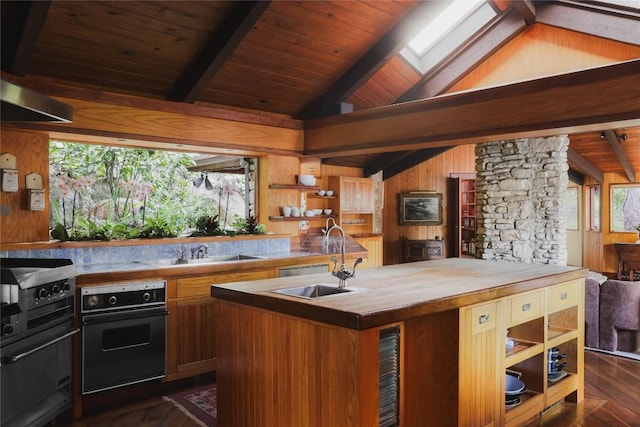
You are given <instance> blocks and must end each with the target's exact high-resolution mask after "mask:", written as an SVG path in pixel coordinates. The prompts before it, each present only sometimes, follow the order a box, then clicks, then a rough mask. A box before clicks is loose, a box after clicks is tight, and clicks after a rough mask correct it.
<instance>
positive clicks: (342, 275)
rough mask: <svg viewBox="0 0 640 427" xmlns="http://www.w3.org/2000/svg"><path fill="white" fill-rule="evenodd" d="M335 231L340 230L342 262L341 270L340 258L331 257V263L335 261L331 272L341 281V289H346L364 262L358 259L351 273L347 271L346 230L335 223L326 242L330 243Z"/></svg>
mask: <svg viewBox="0 0 640 427" xmlns="http://www.w3.org/2000/svg"><path fill="white" fill-rule="evenodd" d="M328 223H329V221H327V225H328ZM334 229H336V230H338V232H339V233H340V256H341V260H340V268H339V269H338V257H336V256H335V255H334V256H332V257H331V261H333V271H332V272H331V274H332V275H334V276H335V277H337V278H338V279H339V280H340V281H339V282H338V287H339V288H346V287H347V279H350V278H352V277H355V276H356V266H357V265H358V264H360V263H361V262H362V258H358V259H357V260H356V262H354V263H353V269H352V270H351V271H349V270H347V267H346V265H345V240H346V239H345V235H344V230H343V229H342V227H340V226H339V225H337V224H336V223H335V221H334V222H333V226H332V227H331V228H329V229H328V230H327V232H326V234H325V236H324V237H325V241H326V242H328V240H329V234H331V231H333V230H334Z"/></svg>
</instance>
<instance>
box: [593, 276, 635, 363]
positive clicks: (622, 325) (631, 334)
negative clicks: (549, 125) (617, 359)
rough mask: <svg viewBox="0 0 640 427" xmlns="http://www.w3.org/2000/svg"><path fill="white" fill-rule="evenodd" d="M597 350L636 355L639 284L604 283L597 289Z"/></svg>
mask: <svg viewBox="0 0 640 427" xmlns="http://www.w3.org/2000/svg"><path fill="white" fill-rule="evenodd" d="M599 327H600V331H599V332H600V333H599V335H600V348H601V349H603V350H609V351H615V350H622V351H630V352H633V351H636V350H637V349H638V347H640V283H638V282H628V281H623V280H607V281H606V282H604V283H603V284H602V286H601V287H600V325H599Z"/></svg>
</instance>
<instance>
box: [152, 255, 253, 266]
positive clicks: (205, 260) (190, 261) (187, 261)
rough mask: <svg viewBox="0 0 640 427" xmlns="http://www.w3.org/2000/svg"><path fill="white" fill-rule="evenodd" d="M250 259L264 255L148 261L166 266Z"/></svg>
mask: <svg viewBox="0 0 640 427" xmlns="http://www.w3.org/2000/svg"><path fill="white" fill-rule="evenodd" d="M251 259H264V257H259V256H253V255H242V254H239V255H215V256H210V257H206V258H197V259H185V260H178V259H177V258H167V259H156V260H153V261H149V263H150V264H154V265H159V266H167V265H181V264H212V263H216V262H232V261H244V260H251Z"/></svg>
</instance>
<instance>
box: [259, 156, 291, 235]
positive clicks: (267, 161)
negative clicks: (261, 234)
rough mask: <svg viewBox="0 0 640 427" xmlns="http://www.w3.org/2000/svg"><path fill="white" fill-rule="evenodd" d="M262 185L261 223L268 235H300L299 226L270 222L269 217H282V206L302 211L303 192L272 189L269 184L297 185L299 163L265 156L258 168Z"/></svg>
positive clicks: (288, 158) (287, 222)
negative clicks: (293, 207)
mask: <svg viewBox="0 0 640 427" xmlns="http://www.w3.org/2000/svg"><path fill="white" fill-rule="evenodd" d="M258 170H259V172H258V173H259V175H260V182H259V184H258V185H259V188H260V191H259V195H258V203H259V206H260V211H259V212H260V214H259V218H260V222H261V223H262V224H265V226H266V228H267V231H268V232H273V233H282V234H290V235H291V236H299V235H300V223H299V222H297V221H270V220H269V217H270V216H278V215H282V206H287V205H288V206H297V207H300V200H301V192H300V191H298V190H281V189H278V190H274V189H269V185H270V184H296V183H297V179H298V171H299V170H300V160H299V159H298V158H297V157H289V156H275V155H274V156H264V157H261V158H260V159H259V165H258Z"/></svg>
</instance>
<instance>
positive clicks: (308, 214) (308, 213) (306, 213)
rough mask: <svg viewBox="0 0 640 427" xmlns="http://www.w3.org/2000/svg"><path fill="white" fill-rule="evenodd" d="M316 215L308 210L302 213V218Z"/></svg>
mask: <svg viewBox="0 0 640 427" xmlns="http://www.w3.org/2000/svg"><path fill="white" fill-rule="evenodd" d="M315 215H316V213H315V212H314V211H313V210H308V211H306V212H305V213H304V216H315Z"/></svg>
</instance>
